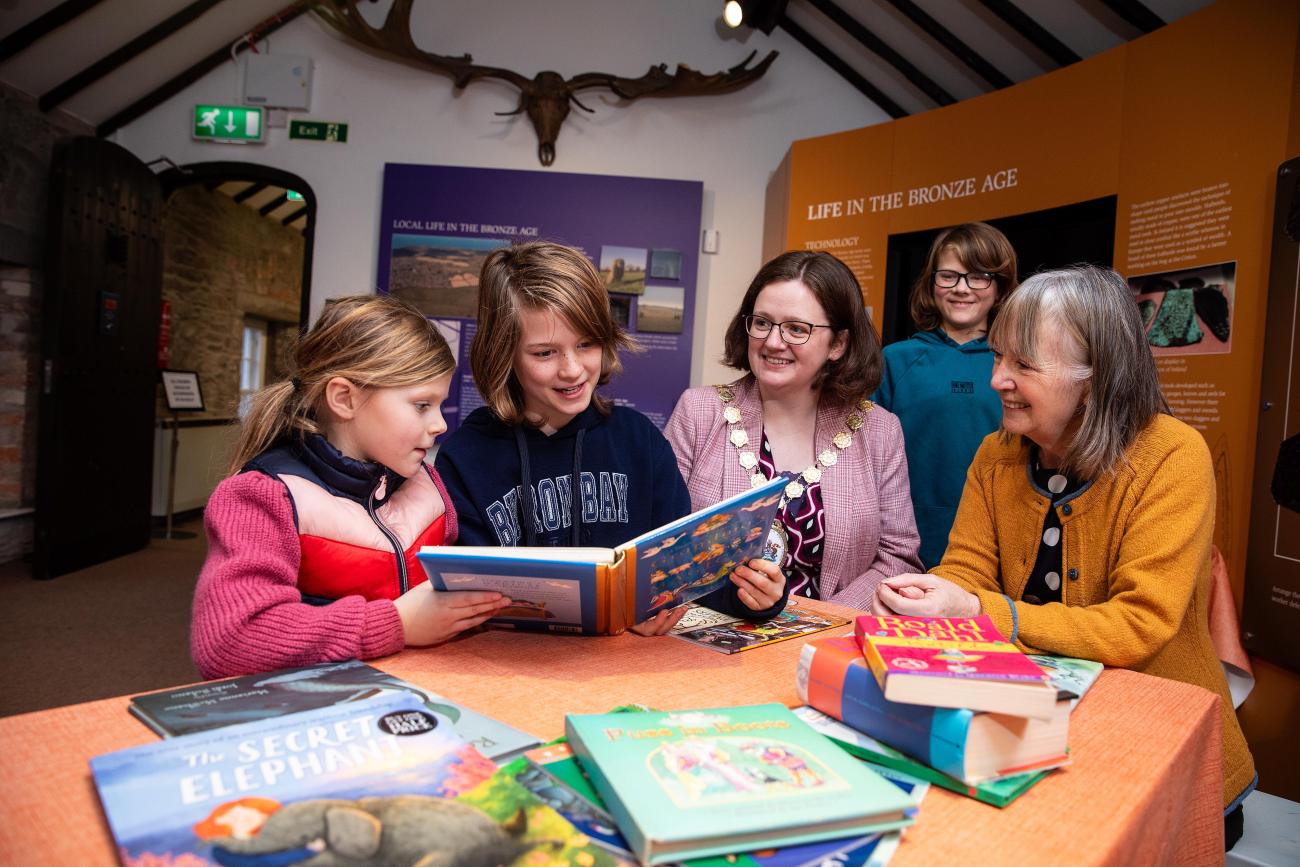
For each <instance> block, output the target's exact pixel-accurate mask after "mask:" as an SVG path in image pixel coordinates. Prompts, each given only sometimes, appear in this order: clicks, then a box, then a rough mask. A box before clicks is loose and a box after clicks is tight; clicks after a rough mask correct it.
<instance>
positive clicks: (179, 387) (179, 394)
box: [159, 370, 204, 412]
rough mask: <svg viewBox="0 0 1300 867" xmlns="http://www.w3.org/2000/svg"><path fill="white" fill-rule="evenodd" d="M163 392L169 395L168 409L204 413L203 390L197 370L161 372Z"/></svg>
mask: <svg viewBox="0 0 1300 867" xmlns="http://www.w3.org/2000/svg"><path fill="white" fill-rule="evenodd" d="M159 374H160V375H161V376H162V384H163V392H164V393H165V394H166V395H167V408H168V409H170V410H171V411H172V412H176V411H178V410H198V411H200V412H202V411H203V409H204V406H203V390H202V389H201V388H200V387H199V374H198V371H196V370H160V371H159Z"/></svg>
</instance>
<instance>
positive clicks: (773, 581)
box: [731, 558, 785, 611]
mask: <svg viewBox="0 0 1300 867" xmlns="http://www.w3.org/2000/svg"><path fill="white" fill-rule="evenodd" d="M731 583H732V584H735V585H736V588H737V594H736V595H738V596H739V597H740V601H741V602H743V603H745V607H746V608H748V609H750V610H751V611H765V610H767V609H768V608H771V607H772V606H773V605H775V604H776V603H778V602H780V601H781V597H782V596H783V595H784V594H785V573H784V572H782V571H781V567H779V566H777V565H776V564H775V563H773V562H772V561H771V560H762V559H759V558H755V559H753V560H750V561H749V563H748V564H747V565H743V566H737V567H736V568H735V569H733V570H732V571H731Z"/></svg>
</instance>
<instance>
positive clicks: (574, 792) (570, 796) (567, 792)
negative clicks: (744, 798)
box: [518, 707, 930, 867]
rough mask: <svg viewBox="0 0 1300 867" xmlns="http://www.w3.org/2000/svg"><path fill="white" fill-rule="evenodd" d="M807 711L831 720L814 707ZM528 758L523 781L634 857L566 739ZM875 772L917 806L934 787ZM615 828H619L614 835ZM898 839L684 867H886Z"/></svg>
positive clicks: (833, 843) (790, 849)
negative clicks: (611, 830)
mask: <svg viewBox="0 0 1300 867" xmlns="http://www.w3.org/2000/svg"><path fill="white" fill-rule="evenodd" d="M802 710H804V711H809V712H811V713H814V714H817V715H818V716H820V717H822V718H823V719H829V718H827V717H825V716H824V715H823V714H820V713H818V712H817V711H815V710H813V709H812V708H810V707H804V708H802ZM797 713H798V710H796V714H797ZM829 721H830V722H835V721H834V720H829ZM835 725H841V724H840V723H835ZM814 728H816V726H814ZM886 749H888V748H886ZM847 751H848V750H846V752H847ZM525 756H526V757H527V758H528V761H529V762H530V763H531V767H530V769H529V771H527V772H524V773H521V774H519V776H518V779H519V782H520V783H522V784H523V785H524V786H526V787H527V788H528V790H529V791H531V792H533V793H534V794H536V795H537V797H538V798H540V799H541V800H542V801H543V802H545V803H546V804H548V805H549V806H551V807H553V808H555V810H556V811H557V812H558V813H559V814H560V815H561V816H563V817H564V818H566V819H568V820H569V822H571V823H572V824H573V826H574V827H576V828H577V829H578V830H580V831H582V832H583V833H585V834H587V836H589V837H591V838H592V842H594V843H596V844H597V845H602V846H605V847H606V848H608V849H610V850H611V851H612V852H615V853H617V854H619V855H623V856H626V857H629V858H632V857H635V856H634V855H633V854H632V852H631V850H629V849H628V844H627V841H626V840H624V839H623V836H622V835H621V834H620V833H619V832H618V830H617V824H616V823H615V822H614V819H613V817H611V816H610V815H609V813H608V812H607V811H606V810H605V802H604V801H602V800H601V799H600V795H599V794H597V793H596V790H595V789H593V788H592V787H591V782H590V781H589V780H588V779H587V776H586V774H584V773H583V772H582V767H581V766H580V765H579V764H578V761H577V759H575V758H574V756H573V751H572V750H571V749H569V744H568V741H567V740H565V739H564V738H561V739H560V740H558V741H554V742H552V743H549V744H546V745H545V746H541V747H537V748H535V749H532V750H529V751H528V752H527V753H526V754H525ZM872 770H874V771H875V772H876V773H878V774H880V775H881V776H882V777H884V778H885V779H887V780H889V781H890V782H891V783H893V784H894V785H895V786H897V787H898V788H899V789H901V790H902V791H904V792H906V793H907V794H908V795H910V796H911V797H912V800H913V801H915V802H916V804H917V805H920V803H921V799H922V798H923V797H925V793H926V791H927V790H928V789H929V786H930V784H929V782H928V781H926V780H924V779H922V778H921V777H919V776H918V775H915V774H911V775H909V774H904V773H900V772H898V771H897V770H895V769H893V768H883V767H880V766H876V767H873V768H872ZM610 829H614V830H613V833H612V835H611V833H610ZM899 836H900V832H898V831H890V832H888V833H876V834H867V835H865V836H861V837H850V838H848V839H844V840H826V841H822V842H819V843H805V844H803V845H798V846H785V847H781V848H777V849H773V848H766V849H758V850H755V851H752V852H746V853H734V854H733V853H728V854H727V855H718V856H708V857H703V858H691V859H688V860H686V861H684V862H682V864H683V867H735V865H741V867H883V865H884V864H885V863H887V862H888V861H889V858H890V857H891V856H892V855H893V853H894V850H895V849H896V848H897V847H898V842H899Z"/></svg>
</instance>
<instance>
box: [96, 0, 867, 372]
mask: <svg viewBox="0 0 1300 867" xmlns="http://www.w3.org/2000/svg"><path fill="white" fill-rule="evenodd" d="M363 5H364V6H365V7H366V10H365V11H366V15H367V16H368V17H369V18H371V19H372V20H374V21H376V22H377V21H378V20H379V18H380V14H381V12H382V11H383V9H385V8H386V7H387V3H380V4H375V6H374V8H371V6H370V4H363ZM721 6H722V3H721V2H720V0H718V2H712V0H656V2H653V3H645V2H634V0H554V2H531V3H526V2H522V0H515V2H511V0H436V2H434V0H425V2H421V3H420V4H417V9H416V14H415V17H414V22H413V27H412V29H413V31H414V34H415V39H416V42H417V44H419V45H420V46H421V47H422V48H424V49H426V50H429V51H433V52H437V53H440V54H445V55H455V54H462V53H464V52H469V53H471V54H472V55H473V56H474V59H475V61H476V62H478V63H482V64H485V65H491V66H504V67H508V68H511V69H514V70H516V71H518V72H521V73H523V74H525V75H528V76H531V75H533V74H534V73H536V72H537V71H539V70H542V69H555V70H556V71H558V72H560V73H562V74H564V75H566V76H571V75H576V74H578V73H582V72H592V71H601V72H611V73H614V74H618V75H622V76H627V77H636V76H639V75H641V74H643V73H644V72H645V71H646V70H647V69H648V68H649V67H650V66H651V65H652V64H655V63H659V62H667V63H668V64H669V68H670V70H671V68H672V67H673V66H674V65H675V64H676V63H678V62H682V63H686V64H688V65H690V66H692V67H694V68H695V69H698V70H701V71H704V72H716V71H718V70H721V69H724V68H727V67H730V66H732V65H734V64H735V63H738V62H739V61H740V60H741V59H742V58H743V57H744V56H745V55H746V54H747V53H748V52H749V51H750V50H753V49H757V50H758V52H759V56H760V57H761V56H762V55H763V54H765V53H766V52H767V51H768V50H769V49H772V48H775V49H777V50H779V51H780V52H781V56H780V57H779V58H778V59H777V61H776V63H775V64H774V65H773V66H772V68H771V69H770V70H769V71H768V73H767V75H766V76H765V77H764V78H763V79H761V80H760V81H759V82H757V83H756V84H753V85H751V86H750V87H748V88H746V89H744V90H741V91H739V92H737V93H733V94H729V95H724V96H711V97H696V98H671V99H653V98H648V99H642V100H638V101H636V102H634V103H632V104H630V105H628V106H625V107H619V106H618V105H616V102H617V101H616V100H615V98H614V97H613V96H612V95H610V94H606V93H605V92H603V91H591V92H588V93H587V94H585V95H584V96H583V97H582V98H583V101H584V103H586V104H587V105H588V106H589V107H591V108H593V109H595V110H596V113H595V114H594V115H587V114H585V113H584V112H581V111H578V110H574V111H573V112H572V113H571V114H570V116H569V119H568V120H567V121H566V123H565V125H564V128H563V130H562V132H561V134H560V137H559V140H558V144H557V156H556V160H555V164H554V165H553V166H552V167H551V168H552V170H555V171H563V172H583V173H590V174H608V175H629V176H640V177H655V178H681V179H688V180H699V181H702V182H703V183H704V210H703V214H702V215H701V222H702V224H703V226H704V227H706V228H713V229H716V230H718V231H719V233H720V239H721V245H720V251H719V253H718V254H717V255H702V256H701V257H700V265H701V267H700V285H699V287H698V289H699V291H698V293H697V309H696V334H695V345H694V348H693V358H692V367H691V381H692V383H694V384H699V383H702V382H718V381H723V380H725V379H728V378H730V377H731V376H732V375H733V374H732V373H731V372H730V371H728V370H727V369H726V368H724V367H722V365H720V364H719V363H718V361H717V359H718V357H719V356H720V355H721V352H722V332H723V329H724V328H725V327H726V323H727V322H728V321H729V319H730V317H731V315H732V314H733V313H734V311H735V307H736V305H737V303H738V302H739V299H740V297H741V295H742V294H743V292H744V290H745V288H746V286H747V285H748V283H749V280H750V278H751V277H752V276H753V274H754V272H755V270H756V269H757V268H758V266H759V265H760V264H761V261H760V260H761V250H760V245H761V237H762V227H763V199H764V192H765V189H766V185H767V180H768V177H769V175H770V173H771V172H772V171H773V170H774V169H775V168H776V167H777V165H778V163H779V162H780V160H781V158H782V157H783V156H784V154H785V152H786V149H787V148H788V147H789V145H790V143H791V142H792V141H794V140H795V139H801V138H808V137H811V136H819V135H824V134H827V133H831V132H838V131H842V130H846V129H854V128H857V127H862V126H867V125H870V124H874V123H879V122H882V121H885V120H888V118H887V116H886V115H885V114H884V112H882V111H881V110H880V109H878V108H877V107H876V106H875V105H873V104H872V103H870V102H869V101H868V100H867V99H866V98H865V97H864V96H862V95H861V94H860V93H859V92H858V91H857V90H855V89H854V88H852V87H851V86H850V85H849V84H847V83H846V82H845V81H844V80H843V79H841V78H840V77H839V76H838V75H837V74H835V73H834V72H832V71H831V70H830V69H829V68H828V67H826V66H825V65H824V64H823V63H822V62H821V61H819V60H818V59H817V58H816V57H814V56H813V55H812V54H810V53H809V52H808V51H806V50H805V49H804V48H803V47H802V46H801V45H799V44H798V43H797V42H795V41H794V40H793V39H792V38H790V37H789V36H788V34H786V33H785V32H784V31H781V30H777V31H774V33H773V34H772V36H771V37H767V36H764V35H763V34H761V33H757V32H749V31H736V32H725V31H724V29H723V28H721V26H720V25H718V24H717V23H716V22H717V17H718V14H719V12H720V9H721ZM738 33H743V34H746V36H745V38H744V40H743V41H741V40H740V39H739V38H737V34H738ZM270 48H271V50H272V52H274V53H285V54H301V55H308V56H310V57H312V58H313V59H314V61H315V80H314V84H313V99H312V107H311V111H310V112H306V113H302V114H296V115H294V116H295V117H305V118H311V119H318V120H328V121H342V122H345V123H348V124H349V125H350V127H349V133H348V135H349V138H348V142H347V143H346V144H328V143H322V142H310V141H298V140H294V141H290V140H288V138H287V134H286V132H285V131H284V130H278V129H277V130H270V131H269V141H268V143H267V144H264V145H260V146H258V145H247V146H243V147H238V148H237V147H236V146H232V145H214V144H207V143H196V142H193V141H191V139H190V137H189V130H190V120H191V116H192V113H193V106H194V105H195V104H196V103H207V102H227V103H229V102H235V101H237V100H238V98H239V76H238V73H237V71H236V69H235V67H234V65H233V64H230V65H227V66H224V67H222V68H221V69H218V70H216V71H213V72H212V73H210V74H208V75H207V76H206V77H205V78H203V79H202V80H201V81H199V82H197V83H196V84H194V85H192V86H191V87H189V88H188V89H186V90H184V91H182V92H181V93H180V94H178V95H177V96H175V97H173V98H172V99H170V100H168V101H167V102H165V103H163V104H162V105H160V106H158V107H157V108H156V109H154V110H153V111H151V112H150V113H148V114H147V115H145V116H143V117H141V118H140V119H138V120H136V121H135V122H133V123H131V124H129V125H127V126H126V127H124V128H122V129H121V130H119V131H118V132H117V133H116V134H115V135H114V139H115V140H116V141H117V142H118V143H119V144H122V145H123V146H125V147H126V148H128V149H130V150H131V151H132V152H134V153H135V154H137V155H138V156H139V157H141V158H142V159H144V160H152V159H154V158H156V157H158V156H163V155H165V156H167V157H169V158H171V159H172V160H174V161H175V162H177V163H181V164H184V163H188V162H200V161H209V160H245V161H249V162H257V163H264V164H266V165H271V166H276V167H279V168H283V169H285V170H288V171H292V172H295V173H296V174H298V175H299V176H301V177H302V178H304V179H305V180H306V181H307V182H308V183H310V184H311V186H312V189H313V190H314V191H315V193H316V195H317V197H318V201H319V207H320V210H319V214H318V222H317V227H316V249H315V261H314V264H313V272H312V273H313V277H312V293H311V294H312V309H313V313H314V312H315V311H317V310H319V309H320V306H321V305H322V304H323V302H324V300H325V299H326V298H329V297H333V296H336V295H346V294H351V293H356V292H362V291H368V290H370V289H371V288H373V286H374V283H375V268H376V261H377V249H376V248H377V239H378V232H379V225H378V219H379V207H380V183H381V178H382V171H383V165H384V163H385V162H406V163H426V164H437V165H458V166H473V167H486V168H510V169H532V170H543V169H542V166H541V165H540V164H539V163H538V160H537V154H536V145H537V143H536V138H535V136H534V133H533V130H532V127H531V126H530V125H529V124H528V123H527V121H526V119H525V118H522V117H515V118H500V117H496V116H495V115H494V112H497V111H507V110H511V109H513V108H514V107H515V102H516V91H515V90H514V89H513V88H511V87H509V86H508V85H506V84H504V83H499V82H494V81H479V82H475V83H473V84H471V85H469V87H468V88H466V89H465V90H464V91H463V92H461V93H460V94H459V95H457V94H456V93H455V92H454V91H453V88H452V84H451V80H450V79H448V78H447V77H445V76H441V75H433V74H430V73H428V72H425V71H422V70H419V69H416V68H412V67H409V66H405V65H402V64H397V63H393V62H390V61H388V60H384V59H381V58H379V57H375V56H371V55H368V54H366V53H364V52H362V51H360V50H357V49H355V48H353V47H352V46H351V45H350V44H347V43H344V42H343V41H341V40H340V39H339V38H337V37H335V36H334V35H333V33H332V32H331V31H329V30H328V29H327V28H325V27H324V25H322V24H320V23H319V22H318V21H316V20H315V19H314V18H307V17H304V18H302V19H299V20H297V21H295V22H293V23H291V24H289V25H287V26H286V27H284V28H282V29H281V30H280V31H278V32H277V33H275V34H274V35H273V36H272V37H271V45H270Z"/></svg>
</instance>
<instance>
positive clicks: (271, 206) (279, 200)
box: [257, 193, 289, 217]
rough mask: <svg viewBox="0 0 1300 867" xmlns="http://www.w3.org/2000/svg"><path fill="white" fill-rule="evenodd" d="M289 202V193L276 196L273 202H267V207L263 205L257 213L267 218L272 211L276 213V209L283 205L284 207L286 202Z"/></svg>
mask: <svg viewBox="0 0 1300 867" xmlns="http://www.w3.org/2000/svg"><path fill="white" fill-rule="evenodd" d="M287 201H289V194H288V193H281V194H280V195H278V196H276V197H275V198H274V199H272V200H271V201H269V202H267V203H266V204H265V205H263V206H262V207H260V208H258V209H257V212H258V213H259V214H261V215H262V216H263V217H265V216H267V215H268V214H270V213H271V212H272V211H274V210H275V209H276V208H278V207H280V206H281V205H283V204H284V203H285V202H287Z"/></svg>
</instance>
